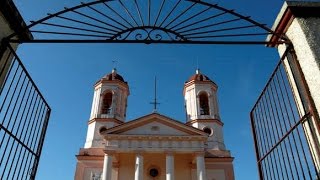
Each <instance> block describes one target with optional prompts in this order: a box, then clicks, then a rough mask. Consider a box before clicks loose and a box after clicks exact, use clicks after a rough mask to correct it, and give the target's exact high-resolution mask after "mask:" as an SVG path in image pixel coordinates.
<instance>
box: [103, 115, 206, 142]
mask: <svg viewBox="0 0 320 180" xmlns="http://www.w3.org/2000/svg"><path fill="white" fill-rule="evenodd" d="M108 134H119V135H159V136H190V135H191V136H197V135H198V136H206V133H204V132H203V131H201V130H199V129H197V128H194V127H191V126H188V125H185V124H183V123H181V122H179V121H177V120H173V119H171V118H169V117H167V116H163V115H161V114H158V113H152V114H149V115H146V116H143V117H141V118H138V119H135V120H132V121H129V122H127V123H124V124H121V125H119V126H116V127H113V128H110V129H108V130H106V131H105V132H103V133H102V135H108Z"/></svg>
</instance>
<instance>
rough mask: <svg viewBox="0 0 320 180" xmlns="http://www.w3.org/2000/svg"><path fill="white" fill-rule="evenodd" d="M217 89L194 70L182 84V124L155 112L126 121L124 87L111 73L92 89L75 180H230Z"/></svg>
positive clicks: (127, 90) (228, 155)
mask: <svg viewBox="0 0 320 180" xmlns="http://www.w3.org/2000/svg"><path fill="white" fill-rule="evenodd" d="M217 88H218V86H217V85H216V84H215V83H214V82H213V81H212V80H210V79H209V78H208V77H207V76H205V75H204V74H202V73H200V71H199V70H197V71H196V74H194V75H193V76H191V78H190V79H189V80H188V81H187V82H186V83H185V84H184V91H183V94H184V98H185V105H186V113H187V120H186V123H182V122H180V121H177V120H174V119H172V118H170V117H167V116H165V115H162V114H159V113H157V112H154V113H151V114H147V115H145V116H143V117H139V118H137V119H134V120H131V121H127V122H126V121H125V119H126V107H127V99H128V96H129V86H128V83H127V82H126V81H125V80H124V78H123V77H122V76H121V75H119V74H118V73H117V72H116V70H115V69H113V70H112V72H111V73H110V74H107V75H106V76H104V77H103V78H102V79H100V80H99V81H98V82H97V83H96V84H95V86H94V97H93V103H92V110H91V115H90V120H89V122H88V132H87V138H86V142H85V145H84V148H81V149H80V151H79V154H78V155H77V156H76V158H77V167H76V172H75V180H142V179H143V180H233V179H234V172H233V164H232V162H233V157H232V156H231V153H230V151H228V150H227V149H226V147H225V144H224V140H223V131H222V127H223V122H222V121H221V119H220V116H219V106H218V100H217Z"/></svg>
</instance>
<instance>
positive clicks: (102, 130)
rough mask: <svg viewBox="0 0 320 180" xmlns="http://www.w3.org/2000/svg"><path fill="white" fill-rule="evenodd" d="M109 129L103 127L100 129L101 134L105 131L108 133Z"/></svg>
mask: <svg viewBox="0 0 320 180" xmlns="http://www.w3.org/2000/svg"><path fill="white" fill-rule="evenodd" d="M106 130H107V128H106V127H105V126H102V127H101V128H100V129H99V132H100V134H101V133H103V132H104V131H106Z"/></svg>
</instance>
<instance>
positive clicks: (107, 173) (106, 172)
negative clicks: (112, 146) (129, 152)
mask: <svg viewBox="0 0 320 180" xmlns="http://www.w3.org/2000/svg"><path fill="white" fill-rule="evenodd" d="M112 158H113V154H112V153H105V155H104V162H103V171H102V180H111V177H112V176H111V173H112Z"/></svg>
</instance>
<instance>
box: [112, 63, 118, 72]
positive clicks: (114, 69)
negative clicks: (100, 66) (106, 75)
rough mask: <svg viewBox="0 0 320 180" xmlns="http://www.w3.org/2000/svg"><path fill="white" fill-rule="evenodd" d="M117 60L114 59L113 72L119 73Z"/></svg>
mask: <svg viewBox="0 0 320 180" xmlns="http://www.w3.org/2000/svg"><path fill="white" fill-rule="evenodd" d="M116 63H117V61H116V60H112V64H113V68H112V73H117V68H116Z"/></svg>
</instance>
